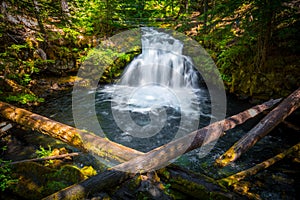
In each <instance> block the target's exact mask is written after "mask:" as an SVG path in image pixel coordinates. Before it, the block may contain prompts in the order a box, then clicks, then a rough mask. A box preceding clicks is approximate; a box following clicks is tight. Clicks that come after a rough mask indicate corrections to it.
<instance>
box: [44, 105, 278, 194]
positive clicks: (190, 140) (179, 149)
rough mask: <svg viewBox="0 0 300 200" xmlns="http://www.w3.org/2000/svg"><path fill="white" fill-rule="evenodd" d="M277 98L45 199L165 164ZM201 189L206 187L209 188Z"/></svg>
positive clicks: (110, 182)
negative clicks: (207, 136)
mask: <svg viewBox="0 0 300 200" xmlns="http://www.w3.org/2000/svg"><path fill="white" fill-rule="evenodd" d="M278 101H279V100H270V101H268V102H266V103H264V104H262V105H258V106H255V107H253V108H251V109H249V110H246V111H244V112H241V113H239V114H237V115H234V116H232V117H229V118H227V119H225V120H222V121H219V122H215V123H213V124H211V125H209V126H207V127H205V128H202V129H200V130H197V131H194V132H192V133H190V134H188V135H186V136H184V137H182V138H179V139H177V140H174V141H172V142H170V143H168V144H166V145H163V146H161V147H158V148H156V149H154V150H152V151H150V152H148V153H145V154H143V155H140V156H137V157H134V158H132V159H131V160H129V161H127V162H124V163H122V164H119V165H117V166H115V167H113V168H111V169H110V170H107V171H105V172H103V173H101V174H98V175H96V176H94V177H92V178H90V179H87V180H85V181H83V182H82V183H80V184H76V185H73V186H70V187H68V188H66V189H64V190H62V191H59V192H57V193H54V194H52V195H50V196H48V197H46V198H45V199H47V200H50V199H80V198H84V197H85V196H86V195H87V194H90V193H92V192H94V191H101V190H104V189H105V187H107V186H110V187H114V186H116V185H117V184H120V180H126V179H127V178H130V177H133V176H134V174H139V173H144V172H149V171H154V170H157V169H161V168H163V167H165V166H167V165H168V162H170V160H172V159H175V158H177V157H178V156H180V155H182V154H184V153H186V152H188V151H191V150H193V149H195V148H198V147H200V146H202V145H204V144H208V143H209V142H211V141H213V140H215V139H217V138H218V137H219V136H220V135H222V134H223V131H225V130H229V129H231V128H233V127H235V126H236V125H238V124H241V123H243V122H245V121H246V120H247V119H250V118H252V117H254V116H256V115H257V114H259V113H261V112H262V111H263V110H265V109H267V108H269V107H271V106H272V105H274V104H275V103H277V102H278ZM207 134H210V137H209V140H206V139H205V138H206V135H207ZM187 182H188V181H187ZM216 187H217V186H216ZM204 188H205V187H204ZM205 189H207V190H209V188H205ZM66 194H67V195H66Z"/></svg>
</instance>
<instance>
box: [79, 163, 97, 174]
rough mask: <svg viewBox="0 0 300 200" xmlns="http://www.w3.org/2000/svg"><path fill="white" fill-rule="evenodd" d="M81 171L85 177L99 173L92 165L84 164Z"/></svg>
mask: <svg viewBox="0 0 300 200" xmlns="http://www.w3.org/2000/svg"><path fill="white" fill-rule="evenodd" d="M80 172H81V173H82V174H83V175H84V176H85V177H91V176H95V175H96V174H97V171H96V170H95V169H94V168H93V167H92V166H84V167H83V168H82V169H80Z"/></svg>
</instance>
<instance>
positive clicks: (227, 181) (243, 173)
mask: <svg viewBox="0 0 300 200" xmlns="http://www.w3.org/2000/svg"><path fill="white" fill-rule="evenodd" d="M299 150H300V143H298V144H296V145H294V146H292V147H291V148H289V149H288V150H286V151H284V152H282V153H279V154H277V155H276V156H274V157H272V158H269V159H268V160H265V161H263V162H261V163H259V164H257V165H255V166H254V167H251V168H249V169H246V170H243V171H241V172H238V173H236V174H233V175H231V176H229V177H226V178H223V179H220V180H218V182H219V183H221V184H222V185H225V186H231V185H233V184H235V183H237V182H239V181H241V180H243V179H245V178H246V177H249V176H252V175H255V174H256V173H257V172H259V171H261V170H264V169H266V168H268V167H270V166H271V165H273V164H274V163H276V162H278V161H280V160H282V159H283V158H285V157H286V156H287V155H289V154H291V153H293V152H296V151H299Z"/></svg>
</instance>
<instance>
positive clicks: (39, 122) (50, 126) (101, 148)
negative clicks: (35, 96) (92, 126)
mask: <svg viewBox="0 0 300 200" xmlns="http://www.w3.org/2000/svg"><path fill="white" fill-rule="evenodd" d="M0 114H1V115H2V116H3V117H5V118H6V119H9V120H11V121H14V122H16V123H18V124H20V125H22V126H25V127H28V128H30V129H32V130H35V131H38V132H40V133H43V134H45V135H49V136H50V137H53V138H55V139H58V140H60V141H62V142H64V143H67V144H69V145H71V146H73V147H76V148H78V149H79V150H81V151H83V152H90V153H93V154H95V155H97V156H100V157H102V158H104V159H110V160H115V161H118V162H123V161H127V160H130V159H131V158H133V157H135V156H138V155H142V153H141V152H139V151H136V150H134V149H131V148H128V147H125V146H122V145H120V144H118V143H115V142H112V141H110V140H108V139H106V138H101V137H99V136H97V135H95V134H93V133H90V132H87V131H83V130H79V129H76V128H74V127H71V126H68V125H65V124H62V123H59V122H56V121H54V120H51V119H49V118H47V117H43V116H41V115H38V114H35V113H32V112H29V111H27V110H25V109H22V108H17V107H15V106H12V105H10V104H8V103H4V102H1V101H0Z"/></svg>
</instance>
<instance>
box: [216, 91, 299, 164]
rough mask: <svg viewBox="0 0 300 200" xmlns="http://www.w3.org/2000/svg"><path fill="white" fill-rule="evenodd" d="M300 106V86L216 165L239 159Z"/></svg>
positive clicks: (220, 158)
mask: <svg viewBox="0 0 300 200" xmlns="http://www.w3.org/2000/svg"><path fill="white" fill-rule="evenodd" d="M299 106H300V88H298V89H297V90H296V91H294V92H293V93H292V94H291V95H289V96H288V97H287V98H286V99H284V100H283V101H282V102H281V103H280V104H279V105H278V106H277V107H276V108H274V109H273V110H272V111H271V112H270V113H269V114H268V115H266V116H265V117H264V118H263V119H262V120H261V121H260V122H259V123H258V124H257V125H256V126H255V127H253V128H252V129H251V130H250V131H249V132H248V133H247V134H246V135H244V136H243V137H242V138H241V139H240V140H239V141H237V142H236V143H235V144H234V145H233V146H232V147H231V148H230V149H228V150H227V151H226V152H225V153H224V154H223V155H221V156H220V157H219V158H218V159H217V160H216V162H215V163H216V165H217V166H220V167H224V166H226V165H228V164H229V163H231V162H233V161H235V160H236V159H238V158H239V157H240V156H241V155H242V154H243V153H244V152H246V151H247V150H248V149H249V148H251V147H252V146H253V145H255V144H256V142H258V141H259V140H260V139H262V138H263V137H264V136H266V135H267V134H268V133H269V132H270V131H271V130H273V129H274V128H275V127H276V126H277V125H278V124H279V123H280V122H282V121H283V120H284V119H285V118H286V117H287V116H289V115H290V114H291V113H292V112H293V111H294V110H296V109H297V108H298V107H299Z"/></svg>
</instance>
